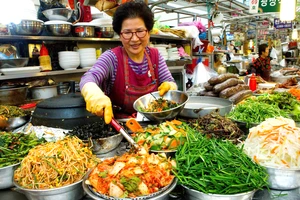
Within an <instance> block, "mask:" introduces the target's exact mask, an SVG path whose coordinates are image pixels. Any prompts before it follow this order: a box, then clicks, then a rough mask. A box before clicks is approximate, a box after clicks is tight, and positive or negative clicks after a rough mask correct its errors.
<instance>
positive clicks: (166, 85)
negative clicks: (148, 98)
mask: <svg viewBox="0 0 300 200" xmlns="http://www.w3.org/2000/svg"><path fill="white" fill-rule="evenodd" d="M169 90H177V85H176V83H174V82H163V83H162V84H161V85H160V86H159V87H158V91H159V95H160V96H164V94H166V93H167V92H168V91H169Z"/></svg>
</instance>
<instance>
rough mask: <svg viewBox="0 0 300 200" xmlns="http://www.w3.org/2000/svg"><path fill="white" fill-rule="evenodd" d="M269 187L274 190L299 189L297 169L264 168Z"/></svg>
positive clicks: (299, 176) (299, 173) (299, 170)
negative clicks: (267, 175)
mask: <svg viewBox="0 0 300 200" xmlns="http://www.w3.org/2000/svg"><path fill="white" fill-rule="evenodd" d="M266 169H267V172H268V174H269V179H268V182H269V187H270V188H271V189H275V190H292V189H295V188H299V187H300V168H299V169H278V168H272V167H266Z"/></svg>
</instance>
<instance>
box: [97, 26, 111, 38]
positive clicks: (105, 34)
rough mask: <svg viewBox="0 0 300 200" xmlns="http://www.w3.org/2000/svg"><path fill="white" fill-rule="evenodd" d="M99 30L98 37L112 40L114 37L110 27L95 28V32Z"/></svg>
mask: <svg viewBox="0 0 300 200" xmlns="http://www.w3.org/2000/svg"><path fill="white" fill-rule="evenodd" d="M98 30H99V33H100V37H102V38H112V37H114V35H115V31H114V29H113V27H112V26H103V27H96V30H95V31H96V32H97V31H98Z"/></svg>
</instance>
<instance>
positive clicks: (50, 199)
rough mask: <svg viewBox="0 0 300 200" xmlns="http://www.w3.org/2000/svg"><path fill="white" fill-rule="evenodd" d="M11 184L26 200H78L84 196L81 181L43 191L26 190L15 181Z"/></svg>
mask: <svg viewBox="0 0 300 200" xmlns="http://www.w3.org/2000/svg"><path fill="white" fill-rule="evenodd" d="M13 183H14V185H15V186H16V187H17V191H19V192H21V193H23V194H24V195H25V196H26V197H27V199H28V200H41V199H42V200H79V199H81V198H82V197H83V196H84V191H83V188H82V186H81V184H82V180H80V181H78V182H76V183H73V184H70V185H67V186H63V187H59V188H53V189H44V190H42V189H40V190H38V189H27V188H24V187H21V186H20V185H19V184H17V183H16V182H15V181H14V182H13Z"/></svg>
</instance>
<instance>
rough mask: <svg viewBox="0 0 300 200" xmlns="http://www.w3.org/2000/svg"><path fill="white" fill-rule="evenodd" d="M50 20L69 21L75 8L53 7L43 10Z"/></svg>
mask: <svg viewBox="0 0 300 200" xmlns="http://www.w3.org/2000/svg"><path fill="white" fill-rule="evenodd" d="M42 13H43V14H44V15H45V17H46V18H47V19H49V20H61V21H68V20H69V19H70V18H71V16H72V13H73V10H71V9H68V8H52V9H47V10H44V11H43V12H42Z"/></svg>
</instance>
